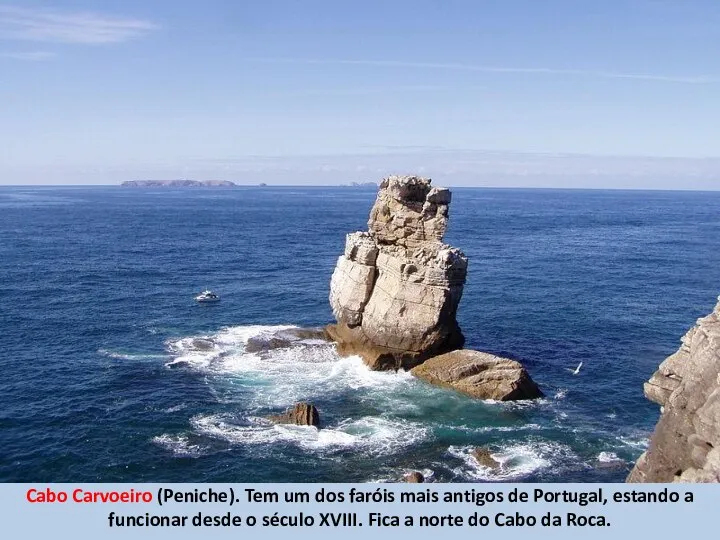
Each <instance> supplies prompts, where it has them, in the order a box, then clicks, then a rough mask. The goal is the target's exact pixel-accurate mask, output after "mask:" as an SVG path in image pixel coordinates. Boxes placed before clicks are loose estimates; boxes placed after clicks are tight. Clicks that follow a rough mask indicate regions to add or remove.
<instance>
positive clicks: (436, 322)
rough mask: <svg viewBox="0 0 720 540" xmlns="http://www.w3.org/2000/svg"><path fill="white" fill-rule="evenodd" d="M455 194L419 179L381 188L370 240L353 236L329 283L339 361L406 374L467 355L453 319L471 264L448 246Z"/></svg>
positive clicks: (389, 181)
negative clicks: (458, 352)
mask: <svg viewBox="0 0 720 540" xmlns="http://www.w3.org/2000/svg"><path fill="white" fill-rule="evenodd" d="M450 200H451V195H450V191H449V190H447V189H445V188H438V187H431V185H430V180H429V179H427V178H420V177H417V176H390V177H388V178H385V179H384V180H383V181H382V183H381V184H380V187H379V190H378V195H377V199H376V201H375V204H374V205H373V207H372V210H371V212H370V219H369V220H368V232H355V233H352V234H348V235H347V238H346V242H345V253H344V254H343V255H341V256H340V257H339V258H338V261H337V265H336V267H335V271H334V273H333V276H332V280H331V283H330V304H331V306H332V309H333V313H334V315H335V317H336V319H337V324H336V325H330V326H329V327H328V328H327V331H328V334H329V335H330V336H331V337H332V338H333V339H334V340H335V341H336V342H337V344H338V350H339V351H340V353H341V354H359V355H360V356H362V358H363V359H364V360H365V362H366V363H367V364H368V365H369V366H370V367H371V368H373V369H399V368H405V369H409V368H411V367H413V366H415V365H417V364H419V363H421V362H422V361H423V360H425V359H427V358H429V357H431V356H434V355H436V354H440V353H443V352H447V351H451V350H453V349H457V348H460V347H462V345H463V343H464V341H465V340H464V337H463V335H462V333H461V331H460V327H459V326H458V324H457V321H456V319H455V315H456V312H457V307H458V303H459V302H460V298H461V296H462V291H463V285H464V284H465V276H466V273H467V258H466V257H465V255H464V254H463V253H462V252H461V251H460V250H459V249H456V248H453V247H451V246H448V245H446V244H444V243H443V241H442V240H443V236H444V234H445V230H446V228H447V223H448V206H449V204H450Z"/></svg>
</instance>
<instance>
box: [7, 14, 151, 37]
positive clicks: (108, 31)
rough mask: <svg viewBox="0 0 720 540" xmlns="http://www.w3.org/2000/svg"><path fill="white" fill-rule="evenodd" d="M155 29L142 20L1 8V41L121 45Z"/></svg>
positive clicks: (148, 22) (149, 23)
mask: <svg viewBox="0 0 720 540" xmlns="http://www.w3.org/2000/svg"><path fill="white" fill-rule="evenodd" d="M156 28H157V25H155V24H154V23H152V22H150V21H146V20H142V19H134V18H128V17H118V16H109V15H102V14H98V13H90V12H59V11H55V10H50V9H42V8H24V7H18V6H9V5H0V39H15V40H23V41H41V42H48V43H81V44H102V43H120V42H123V41H128V40H130V39H133V38H136V37H140V36H142V35H145V34H147V33H148V32H150V31H151V30H154V29H156Z"/></svg>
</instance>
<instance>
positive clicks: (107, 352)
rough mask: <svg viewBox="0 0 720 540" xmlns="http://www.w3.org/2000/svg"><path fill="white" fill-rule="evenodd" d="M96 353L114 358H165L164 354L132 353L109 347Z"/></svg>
mask: <svg viewBox="0 0 720 540" xmlns="http://www.w3.org/2000/svg"><path fill="white" fill-rule="evenodd" d="M97 352H98V354H101V355H102V356H107V357H108V358H113V359H115V360H157V359H162V358H167V355H166V354H133V353H125V352H120V351H112V350H110V349H98V351H97Z"/></svg>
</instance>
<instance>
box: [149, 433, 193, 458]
mask: <svg viewBox="0 0 720 540" xmlns="http://www.w3.org/2000/svg"><path fill="white" fill-rule="evenodd" d="M152 442H153V443H155V444H157V445H158V446H160V447H162V448H164V449H165V450H169V451H170V452H172V453H173V454H174V455H175V456H177V457H198V456H201V455H203V450H202V448H201V447H200V446H199V445H197V444H191V443H190V440H189V438H188V436H187V435H169V434H167V433H164V434H162V435H158V436H157V437H153V439H152Z"/></svg>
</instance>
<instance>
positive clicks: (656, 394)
mask: <svg viewBox="0 0 720 540" xmlns="http://www.w3.org/2000/svg"><path fill="white" fill-rule="evenodd" d="M718 300H720V298H719V299H718ZM645 396H646V397H647V398H648V399H649V400H651V401H654V402H655V403H658V404H659V405H660V411H661V414H660V420H658V423H657V425H656V426H655V431H654V433H653V435H652V438H651V440H650V446H649V447H648V450H647V451H646V452H645V453H644V454H642V455H641V456H640V459H638V461H637V463H636V464H635V467H634V468H633V470H632V471H631V472H630V476H629V477H628V482H719V481H720V302H719V303H718V304H717V305H716V306H715V310H714V311H713V312H712V313H710V315H708V316H707V317H703V318H702V319H699V320H698V321H697V324H696V325H695V326H694V327H692V328H691V329H690V331H688V333H687V334H685V336H684V337H683V338H682V345H681V346H680V349H678V351H677V352H676V353H675V354H673V355H671V356H669V357H668V358H667V359H666V360H665V361H664V362H663V363H662V364H660V367H659V368H658V370H657V371H656V372H655V373H654V374H653V376H652V377H651V378H650V380H649V381H648V382H647V383H645Z"/></svg>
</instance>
